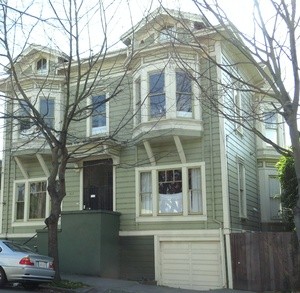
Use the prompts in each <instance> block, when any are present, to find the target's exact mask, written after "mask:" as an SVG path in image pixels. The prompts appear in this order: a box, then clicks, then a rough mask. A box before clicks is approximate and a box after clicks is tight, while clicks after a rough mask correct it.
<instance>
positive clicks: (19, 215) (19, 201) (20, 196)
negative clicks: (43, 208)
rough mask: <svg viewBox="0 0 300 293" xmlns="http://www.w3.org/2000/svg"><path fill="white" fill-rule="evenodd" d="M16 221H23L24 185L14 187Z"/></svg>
mask: <svg viewBox="0 0 300 293" xmlns="http://www.w3.org/2000/svg"><path fill="white" fill-rule="evenodd" d="M16 193H17V194H16V210H17V211H16V219H17V220H23V219H24V198H25V184H24V183H22V184H18V185H17V186H16Z"/></svg>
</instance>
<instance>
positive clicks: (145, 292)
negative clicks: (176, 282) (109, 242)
mask: <svg viewBox="0 0 300 293" xmlns="http://www.w3.org/2000/svg"><path fill="white" fill-rule="evenodd" d="M62 278H63V279H65V280H69V281H76V282H82V283H84V284H87V285H89V286H90V287H88V288H81V289H77V290H76V292H81V293H87V292H89V293H94V292H98V293H101V292H102V293H197V292H201V293H205V292H210V293H212V292H216V293H247V292H248V293H249V291H239V290H231V289H217V290H209V291H198V290H185V289H177V288H170V287H163V286H156V285H144V284H140V283H138V282H136V281H127V280H119V279H105V278H100V277H92V276H83V275H65V274H63V275H62Z"/></svg>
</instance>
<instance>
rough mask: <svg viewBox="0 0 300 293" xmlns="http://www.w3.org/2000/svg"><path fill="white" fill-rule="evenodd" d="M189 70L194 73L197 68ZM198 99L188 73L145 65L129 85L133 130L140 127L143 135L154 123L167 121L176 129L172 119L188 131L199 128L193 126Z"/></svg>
mask: <svg viewBox="0 0 300 293" xmlns="http://www.w3.org/2000/svg"><path fill="white" fill-rule="evenodd" d="M189 66H190V68H193V69H194V70H195V71H196V69H195V68H194V67H195V66H197V65H195V64H189ZM199 97H200V88H199V87H197V86H196V84H195V83H193V78H192V75H191V73H190V72H187V71H185V70H183V69H180V68H178V67H177V66H175V63H174V62H172V61H170V60H168V61H166V62H164V61H161V62H159V63H155V64H147V65H146V64H145V65H144V66H143V67H141V68H140V70H139V71H137V72H136V74H135V76H134V81H133V108H134V109H133V110H134V119H133V120H134V126H139V125H140V130H142V131H144V130H145V131H147V130H148V129H149V130H150V129H152V128H153V126H154V123H156V121H157V120H160V122H161V124H163V123H167V122H165V121H166V120H169V122H171V123H173V125H174V124H176V127H177V126H178V125H179V124H177V121H176V119H180V120H181V121H182V123H183V124H188V123H189V127H191V128H192V127H193V126H196V125H197V126H196V127H194V128H193V129H195V128H199V124H196V122H198V121H199V120H201V105H200V100H201V99H200V98H199ZM148 122H152V124H151V123H148ZM144 123H146V124H144ZM183 124H182V125H183ZM169 125H170V124H169ZM147 127H149V128H147ZM170 127H172V126H170ZM138 131H139V130H138V129H137V135H138Z"/></svg>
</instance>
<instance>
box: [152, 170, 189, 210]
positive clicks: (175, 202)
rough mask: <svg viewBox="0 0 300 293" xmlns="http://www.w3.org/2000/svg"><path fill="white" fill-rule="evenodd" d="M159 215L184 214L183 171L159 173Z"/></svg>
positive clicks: (163, 171)
mask: <svg viewBox="0 0 300 293" xmlns="http://www.w3.org/2000/svg"><path fill="white" fill-rule="evenodd" d="M158 192H159V214H169V213H171V214H172V213H176V214H178V213H182V211H183V208H182V171H181V170H180V169H174V170H162V171H158Z"/></svg>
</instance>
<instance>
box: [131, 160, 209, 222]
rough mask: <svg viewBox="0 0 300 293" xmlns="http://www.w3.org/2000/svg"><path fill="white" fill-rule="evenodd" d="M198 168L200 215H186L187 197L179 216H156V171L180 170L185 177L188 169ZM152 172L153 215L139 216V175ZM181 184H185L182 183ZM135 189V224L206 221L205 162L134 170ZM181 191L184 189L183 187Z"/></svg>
mask: <svg viewBox="0 0 300 293" xmlns="http://www.w3.org/2000/svg"><path fill="white" fill-rule="evenodd" d="M197 167H198V168H200V169H201V190H202V205H203V211H202V213H201V214H188V207H189V199H188V196H187V195H186V196H183V199H182V205H183V213H182V214H180V215H173V214H172V215H166V214H163V215H159V214H158V196H157V182H158V178H157V171H158V170H166V169H182V176H186V175H187V170H188V169H189V168H197ZM147 171H148V172H149V171H151V172H152V179H153V180H152V192H153V196H152V208H153V213H152V214H149V215H141V214H140V173H141V172H147ZM182 184H183V185H184V184H187V182H186V181H183V182H182ZM135 189H136V200H135V202H136V222H170V221H175V222H176V221H177V222H186V221H207V207H206V179H205V162H199V163H187V164H176V165H162V166H150V167H141V168H136V169H135ZM183 189H185V190H186V188H185V187H184V186H183Z"/></svg>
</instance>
